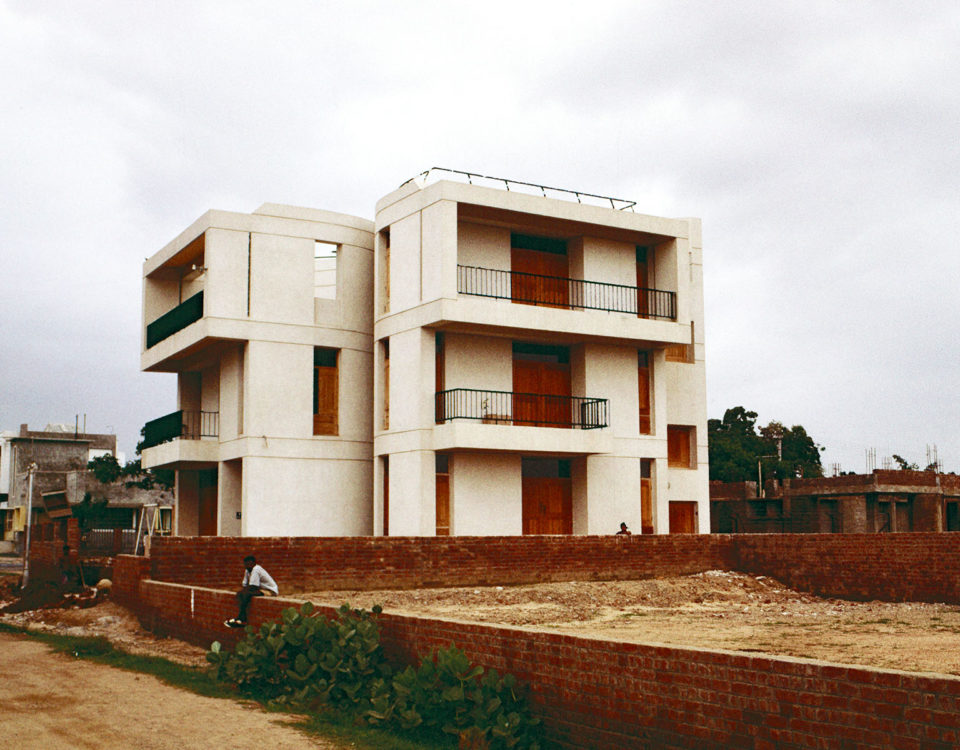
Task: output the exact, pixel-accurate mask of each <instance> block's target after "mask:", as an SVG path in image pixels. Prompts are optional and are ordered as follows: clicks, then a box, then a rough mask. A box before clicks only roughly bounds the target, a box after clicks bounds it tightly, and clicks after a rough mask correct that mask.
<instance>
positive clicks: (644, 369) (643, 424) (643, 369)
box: [637, 352, 651, 435]
mask: <svg viewBox="0 0 960 750" xmlns="http://www.w3.org/2000/svg"><path fill="white" fill-rule="evenodd" d="M637 391H638V392H637V396H638V399H639V405H640V406H639V412H640V434H641V435H649V434H650V427H651V425H650V417H651V409H650V367H649V359H648V356H647V353H646V352H640V353H639V356H638V358H637Z"/></svg>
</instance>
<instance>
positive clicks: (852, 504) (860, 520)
mask: <svg viewBox="0 0 960 750" xmlns="http://www.w3.org/2000/svg"><path fill="white" fill-rule="evenodd" d="M840 528H841V530H842V531H843V533H845V534H863V533H865V532H866V531H867V498H866V496H865V495H848V496H847V497H841V498H840Z"/></svg>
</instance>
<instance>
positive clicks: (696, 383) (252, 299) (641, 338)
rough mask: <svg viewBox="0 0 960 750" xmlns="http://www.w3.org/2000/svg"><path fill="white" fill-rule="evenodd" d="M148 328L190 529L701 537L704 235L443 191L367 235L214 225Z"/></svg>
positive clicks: (704, 514)
mask: <svg viewBox="0 0 960 750" xmlns="http://www.w3.org/2000/svg"><path fill="white" fill-rule="evenodd" d="M437 178H439V179H437ZM464 182H466V183H467V184H464ZM481 182H483V183H485V184H484V185H480V184H475V183H481ZM531 192H533V193H535V194H531ZM144 324H145V326H144V340H143V346H142V350H141V367H142V369H143V370H145V371H151V372H171V373H176V374H177V382H178V403H177V410H176V411H175V412H173V413H171V414H169V415H166V416H164V417H160V418H158V419H157V420H154V421H152V422H151V423H149V424H148V425H147V428H146V447H145V449H144V451H143V456H142V462H143V465H144V466H145V467H152V468H158V467H164V468H170V469H174V470H175V471H176V476H177V484H176V494H177V507H178V513H177V522H176V527H177V532H178V533H180V534H220V535H290V534H296V535H300V534H302V535H363V534H390V535H433V534H478V535H484V534H526V533H551V534H571V533H573V534H595V533H613V532H614V531H616V530H617V528H618V526H619V524H620V522H621V521H625V522H626V523H627V524H628V525H629V526H631V527H632V528H633V529H634V531H635V532H636V533H668V532H671V531H673V532H706V531H707V530H708V529H709V506H708V500H707V497H708V492H707V476H708V474H707V446H706V437H707V436H706V421H707V420H706V393H705V391H706V386H705V375H704V355H703V352H704V345H703V330H704V327H703V286H702V249H701V238H700V222H699V220H696V219H667V218H661V217H654V216H647V215H644V214H641V213H637V212H635V211H634V205H633V204H632V203H631V202H629V201H622V200H618V199H614V198H603V197H601V196H594V195H589V194H585V193H580V192H575V191H566V190H556V189H551V188H547V187H543V186H532V185H529V184H526V183H520V182H516V181H511V180H492V179H490V178H479V176H477V175H467V174H466V173H455V172H450V171H448V170H430V171H429V172H427V173H424V174H422V175H420V176H419V177H418V178H416V179H414V180H411V181H408V182H407V183H404V185H402V186H401V187H400V188H399V189H398V190H396V191H394V192H392V193H390V194H389V195H387V196H386V197H385V198H383V199H382V200H381V201H380V202H379V203H378V204H377V207H376V219H375V221H369V220H366V219H362V218H357V217H350V216H344V215H342V214H334V213H331V212H327V211H321V210H317V209H305V208H293V207H289V206H278V205H275V204H266V205H264V206H262V207H261V208H260V209H258V210H257V211H255V212H253V213H252V214H237V213H227V212H221V211H211V212H208V213H207V214H205V215H204V216H203V217H201V219H199V220H198V221H197V222H195V223H194V224H193V225H192V226H191V227H190V228H188V229H187V230H185V231H184V232H183V233H181V235H180V236H179V237H177V238H176V239H175V240H174V241H173V242H171V243H170V244H168V245H167V246H166V247H165V248H164V249H163V250H161V251H160V252H159V253H157V254H156V255H154V256H153V257H151V258H149V259H148V260H147V261H146V263H145V264H144Z"/></svg>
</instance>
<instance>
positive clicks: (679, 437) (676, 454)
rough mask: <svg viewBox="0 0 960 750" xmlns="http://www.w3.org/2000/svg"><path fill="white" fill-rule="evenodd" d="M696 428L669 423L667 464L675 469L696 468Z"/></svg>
mask: <svg viewBox="0 0 960 750" xmlns="http://www.w3.org/2000/svg"><path fill="white" fill-rule="evenodd" d="M696 434H697V431H696V428H695V427H687V426H681V425H674V424H671V425H667V465H668V466H670V468H673V469H694V468H696V463H695V460H696Z"/></svg>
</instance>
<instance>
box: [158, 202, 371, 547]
mask: <svg viewBox="0 0 960 750" xmlns="http://www.w3.org/2000/svg"><path fill="white" fill-rule="evenodd" d="M372 283H373V223H372V222H370V221H368V220H365V219H359V218H355V217H352V216H344V215H342V214H336V213H331V212H329V211H320V210H316V209H302V208H294V207H290V206H277V205H269V204H268V205H264V206H262V207H260V208H259V209H258V210H257V211H255V212H253V213H252V214H237V213H227V212H223V211H210V212H208V213H206V214H204V215H203V216H202V217H201V218H200V219H198V220H197V221H196V222H194V223H193V224H192V225H191V226H190V227H189V228H188V229H186V230H185V231H184V232H182V233H181V234H180V236H179V237H177V238H176V239H175V240H173V241H172V242H171V243H169V244H168V245H167V246H166V247H165V248H163V249H162V250H161V251H160V252H159V253H157V254H155V255H154V256H153V257H151V258H149V259H148V260H147V261H146V263H145V264H144V272H143V317H144V321H145V322H146V323H147V325H146V326H145V328H144V339H143V346H142V351H141V368H142V369H143V370H146V371H150V372H172V373H176V374H177V401H178V403H177V410H176V411H175V412H172V413H171V414H168V415H165V416H163V417H159V418H158V419H155V420H152V421H151V422H149V423H148V424H147V425H146V429H145V448H144V450H143V453H142V463H143V465H144V466H145V467H147V468H170V469H174V470H176V476H177V481H176V494H177V501H178V512H177V520H176V533H178V534H182V535H198V534H199V535H224V536H240V535H242V536H269V535H276V534H302V535H307V536H317V535H337V536H339V535H345V536H349V535H358V534H369V533H370V530H371V528H372V518H371V512H372V510H371V508H372V506H371V503H370V488H371V486H372V481H373V480H372V473H371V466H372V463H373V461H372V432H371V426H372V412H371V410H370V394H371V392H372V372H373V367H372V361H371V348H372V338H371V332H372V327H373V321H372V313H373V306H372V301H371V295H370V289H371V287H372Z"/></svg>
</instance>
